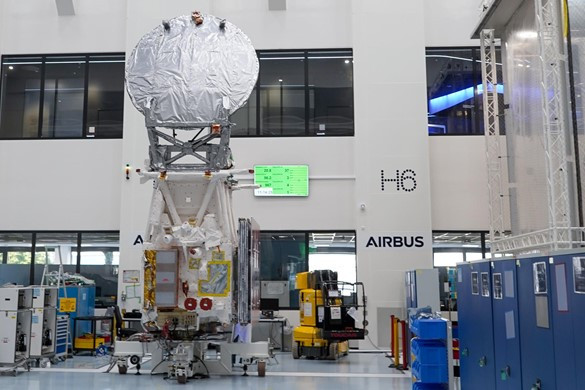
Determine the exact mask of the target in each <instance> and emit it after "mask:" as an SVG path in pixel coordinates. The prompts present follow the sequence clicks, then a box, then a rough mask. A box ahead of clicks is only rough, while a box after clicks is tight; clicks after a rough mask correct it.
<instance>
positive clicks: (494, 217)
mask: <svg viewBox="0 0 585 390" xmlns="http://www.w3.org/2000/svg"><path fill="white" fill-rule="evenodd" d="M480 41H481V72H482V79H483V117H484V133H485V146H486V161H487V169H488V172H487V173H488V175H487V177H488V193H489V195H488V196H489V216H490V241H491V242H492V245H491V252H492V255H493V254H494V253H495V252H496V251H497V245H494V244H493V243H494V241H497V240H499V239H502V238H503V237H504V197H503V191H502V189H503V188H502V150H501V145H500V113H499V101H498V90H497V86H498V72H497V64H496V62H497V61H496V48H495V37H494V30H482V32H481V33H480Z"/></svg>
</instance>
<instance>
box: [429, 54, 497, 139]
mask: <svg viewBox="0 0 585 390" xmlns="http://www.w3.org/2000/svg"><path fill="white" fill-rule="evenodd" d="M497 62H498V66H497V69H498V86H497V90H498V94H499V96H500V99H499V106H500V113H501V114H503V113H504V95H503V93H504V86H503V78H502V77H503V75H502V64H501V59H500V50H499V48H498V49H497ZM426 64H427V96H428V123H429V124H428V126H429V127H428V131H429V134H430V135H452V134H460V135H474V134H475V135H481V134H483V133H484V129H483V126H484V123H483V95H482V93H483V84H482V75H481V54H480V50H479V48H445V49H443V48H441V49H437V48H427V51H426ZM504 132H505V123H504V115H501V117H500V133H501V134H504Z"/></svg>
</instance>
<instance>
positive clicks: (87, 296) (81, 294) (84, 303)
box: [58, 286, 95, 334]
mask: <svg viewBox="0 0 585 390" xmlns="http://www.w3.org/2000/svg"><path fill="white" fill-rule="evenodd" d="M65 290H67V298H75V299H76V300H77V307H76V310H75V312H72V313H62V312H58V315H61V314H68V315H69V318H70V320H69V321H70V323H69V329H70V331H71V332H73V319H74V318H75V317H83V316H93V315H94V314H95V286H67V287H65ZM65 290H64V289H63V288H60V289H59V298H63V297H65ZM77 332H78V334H82V333H89V332H91V324H90V323H88V322H86V321H83V322H80V323H79V326H78V330H77Z"/></svg>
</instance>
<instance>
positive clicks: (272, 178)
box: [254, 165, 309, 196]
mask: <svg viewBox="0 0 585 390" xmlns="http://www.w3.org/2000/svg"><path fill="white" fill-rule="evenodd" d="M254 184H256V185H257V186H260V188H256V189H255V190H254V195H256V196H309V166H308V165H256V166H255V167H254Z"/></svg>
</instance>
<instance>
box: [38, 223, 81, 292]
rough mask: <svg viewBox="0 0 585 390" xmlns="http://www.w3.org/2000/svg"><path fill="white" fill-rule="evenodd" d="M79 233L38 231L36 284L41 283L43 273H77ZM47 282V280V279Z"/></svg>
mask: <svg viewBox="0 0 585 390" xmlns="http://www.w3.org/2000/svg"><path fill="white" fill-rule="evenodd" d="M77 236H78V233H37V234H36V239H35V266H34V284H41V282H42V281H43V280H42V279H43V273H50V272H58V271H59V265H60V264H63V272H66V273H68V274H75V273H77ZM45 282H46V281H45Z"/></svg>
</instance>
